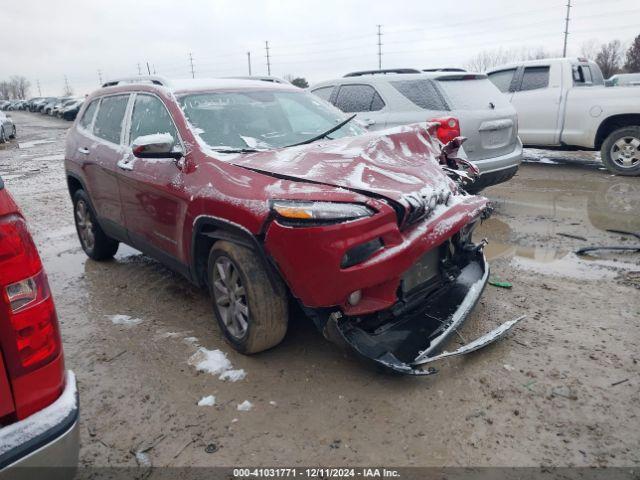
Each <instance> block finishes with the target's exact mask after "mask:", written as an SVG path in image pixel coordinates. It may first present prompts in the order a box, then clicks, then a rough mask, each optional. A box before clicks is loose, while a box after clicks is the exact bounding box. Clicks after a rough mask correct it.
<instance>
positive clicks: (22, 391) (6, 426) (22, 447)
mask: <svg viewBox="0 0 640 480" xmlns="http://www.w3.org/2000/svg"><path fill="white" fill-rule="evenodd" d="M78 412H79V407H78V399H77V390H76V380H75V377H74V375H73V373H72V372H66V371H65V368H64V356H63V353H62V345H61V343H60V333H59V331H58V318H57V316H56V309H55V306H54V304H53V298H52V297H51V291H50V290H49V283H48V282H47V276H46V274H45V272H44V269H43V267H42V263H41V261H40V256H39V255H38V251H37V250H36V247H35V245H34V243H33V240H32V238H31V235H30V233H29V230H28V229H27V224H26V222H25V220H24V218H23V216H22V214H21V213H20V210H19V209H18V207H17V206H16V204H15V202H14V201H13V199H12V198H11V195H9V193H8V192H7V191H6V189H5V188H4V184H3V182H2V179H1V178H0V479H7V480H8V479H19V478H35V477H38V476H41V477H42V478H52V479H53V478H71V477H73V473H74V470H75V467H76V465H77V463H78V451H79V433H78ZM22 467H57V468H53V469H47V470H46V471H41V470H40V469H38V470H35V471H32V469H31V468H28V469H25V468H22ZM59 467H63V468H59Z"/></svg>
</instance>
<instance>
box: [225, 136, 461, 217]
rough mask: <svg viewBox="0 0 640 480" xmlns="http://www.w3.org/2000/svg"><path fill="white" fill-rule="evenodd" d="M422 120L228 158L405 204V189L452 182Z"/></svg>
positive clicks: (436, 189) (423, 191)
mask: <svg viewBox="0 0 640 480" xmlns="http://www.w3.org/2000/svg"><path fill="white" fill-rule="evenodd" d="M438 153H439V146H437V145H435V144H434V143H432V141H431V138H430V136H429V134H428V133H427V131H426V129H425V127H424V125H418V124H416V125H409V126H405V127H400V128H394V129H390V130H385V131H378V132H371V133H367V134H364V135H360V136H355V137H345V138H341V139H336V140H327V141H318V142H314V143H312V144H308V145H300V146H297V147H288V148H282V149H278V150H271V151H268V152H257V153H252V154H248V155H239V156H236V157H234V158H233V159H230V160H229V162H230V163H232V164H234V165H237V166H240V167H245V168H249V169H252V170H255V171H259V172H263V173H268V174H273V175H277V176H282V177H283V178H290V179H302V180H307V181H310V182H315V183H321V184H327V185H333V186H338V187H343V188H347V189H349V190H355V191H359V192H363V193H374V194H377V195H381V196H384V197H387V198H390V199H392V200H395V201H397V202H400V203H402V204H403V205H405V206H407V204H406V201H405V195H408V194H416V193H417V194H420V195H421V196H430V195H432V194H438V193H447V192H451V191H454V190H455V187H454V183H453V182H452V181H451V180H450V179H449V178H448V177H447V175H446V174H445V173H444V172H443V170H442V168H441V167H440V165H439V163H438V160H437V159H436V155H437V154H438Z"/></svg>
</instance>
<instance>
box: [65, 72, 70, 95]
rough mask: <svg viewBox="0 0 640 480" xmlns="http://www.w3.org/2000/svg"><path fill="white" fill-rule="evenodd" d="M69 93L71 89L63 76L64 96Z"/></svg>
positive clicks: (67, 80)
mask: <svg viewBox="0 0 640 480" xmlns="http://www.w3.org/2000/svg"><path fill="white" fill-rule="evenodd" d="M69 92H71V87H70V86H69V79H68V78H67V76H66V75H65V76H64V94H65V95H69Z"/></svg>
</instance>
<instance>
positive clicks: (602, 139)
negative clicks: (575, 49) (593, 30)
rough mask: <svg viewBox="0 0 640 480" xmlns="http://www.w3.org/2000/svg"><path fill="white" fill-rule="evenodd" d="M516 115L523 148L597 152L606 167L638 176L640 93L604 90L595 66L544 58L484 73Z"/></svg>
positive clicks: (634, 89) (636, 90)
mask: <svg viewBox="0 0 640 480" xmlns="http://www.w3.org/2000/svg"><path fill="white" fill-rule="evenodd" d="M487 75H488V76H489V79H490V80H491V81H492V82H493V83H494V84H495V86H496V87H498V89H500V90H501V91H502V92H503V93H505V94H506V95H508V97H509V100H510V101H511V103H512V104H513V106H514V107H515V108H516V111H517V112H518V124H519V135H520V139H521V140H522V143H524V144H525V145H532V146H546V147H548V146H552V147H563V148H573V149H576V150H582V149H600V150H601V154H602V161H603V163H604V164H605V165H606V167H607V168H608V169H609V170H611V171H612V172H614V173H617V174H619V175H640V88H638V87H631V88H619V87H605V85H604V79H603V77H602V72H601V71H600V68H599V67H598V65H596V64H595V63H594V62H590V61H588V60H586V59H583V58H547V59H542V60H529V61H522V62H517V63H512V64H509V65H503V66H500V67H496V68H494V69H492V70H489V71H488V72H487Z"/></svg>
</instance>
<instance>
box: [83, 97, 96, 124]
mask: <svg viewBox="0 0 640 480" xmlns="http://www.w3.org/2000/svg"><path fill="white" fill-rule="evenodd" d="M98 102H99V100H94V101H93V102H91V103H90V104H89V106H88V107H87V108H86V110H85V111H84V113H83V114H82V118H81V119H80V126H81V127H82V128H86V129H87V130H89V129H90V128H91V122H93V116H94V115H95V113H96V108H98Z"/></svg>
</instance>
